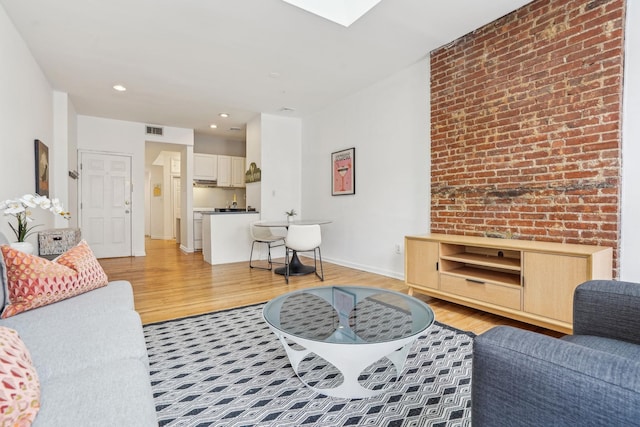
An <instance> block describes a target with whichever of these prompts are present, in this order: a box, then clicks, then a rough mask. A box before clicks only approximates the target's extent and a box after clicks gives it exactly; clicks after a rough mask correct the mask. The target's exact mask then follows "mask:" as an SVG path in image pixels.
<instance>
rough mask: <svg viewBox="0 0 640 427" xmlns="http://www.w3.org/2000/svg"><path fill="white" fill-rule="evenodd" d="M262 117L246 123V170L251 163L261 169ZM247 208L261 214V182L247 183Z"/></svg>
mask: <svg viewBox="0 0 640 427" xmlns="http://www.w3.org/2000/svg"><path fill="white" fill-rule="evenodd" d="M261 140H262V117H261V116H257V117H255V118H254V119H252V120H250V121H249V123H247V143H246V144H247V147H246V151H247V154H246V159H247V160H246V162H245V164H246V165H247V168H249V165H250V164H251V162H255V164H256V166H257V167H259V168H262V142H261ZM246 191H247V206H251V207H254V208H256V210H257V211H258V212H261V205H262V204H261V192H262V181H259V182H250V183H247V188H246Z"/></svg>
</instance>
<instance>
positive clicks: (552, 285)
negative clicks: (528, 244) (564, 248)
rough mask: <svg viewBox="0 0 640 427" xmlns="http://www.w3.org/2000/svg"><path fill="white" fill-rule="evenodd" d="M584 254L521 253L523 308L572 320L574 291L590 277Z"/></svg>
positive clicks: (551, 316)
mask: <svg viewBox="0 0 640 427" xmlns="http://www.w3.org/2000/svg"><path fill="white" fill-rule="evenodd" d="M588 268H589V263H588V259H587V258H586V257H580V256H568V255H556V254H544V253H536V252H525V253H524V311H525V312H527V313H531V314H536V315H539V316H544V317H548V318H551V319H556V320H560V321H562V322H569V323H573V292H574V290H575V288H576V287H577V286H578V285H579V284H581V283H583V282H585V281H587V280H589V276H590V274H589V271H588Z"/></svg>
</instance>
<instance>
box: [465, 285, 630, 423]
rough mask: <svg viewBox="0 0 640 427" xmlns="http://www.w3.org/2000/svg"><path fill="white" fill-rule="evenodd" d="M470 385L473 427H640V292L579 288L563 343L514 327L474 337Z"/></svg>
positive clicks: (604, 287) (623, 287) (626, 287)
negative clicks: (570, 328) (571, 331)
mask: <svg viewBox="0 0 640 427" xmlns="http://www.w3.org/2000/svg"><path fill="white" fill-rule="evenodd" d="M472 378H473V380H472V393H471V402H472V422H473V426H474V427H483V426H491V427H500V426H509V427H513V426H578V425H579V426H638V425H640V284H637V283H628V282H617V281H605V280H600V281H589V282H586V283H583V284H582V285H580V286H579V287H578V288H577V289H576V292H575V296H574V334H573V335H569V336H566V337H563V338H562V339H555V338H552V337H549V336H545V335H540V334H537V333H533V332H529V331H524V330H520V329H516V328H511V327H496V328H493V329H491V330H490V331H488V332H486V333H484V334H482V335H480V336H478V337H476V339H475V341H474V347H473V376H472Z"/></svg>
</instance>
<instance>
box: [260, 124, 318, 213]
mask: <svg viewBox="0 0 640 427" xmlns="http://www.w3.org/2000/svg"><path fill="white" fill-rule="evenodd" d="M260 128H261V136H260V139H261V152H262V166H261V169H262V184H261V211H260V213H261V215H260V217H261V218H262V219H268V220H282V221H284V220H285V219H286V215H285V212H286V211H289V210H291V209H295V210H296V212H298V213H299V215H298V216H297V217H296V219H300V218H304V217H305V216H304V215H305V213H304V212H302V203H301V195H300V194H301V193H300V191H301V188H302V183H301V180H302V175H301V165H300V159H301V156H300V154H301V137H302V130H301V121H300V119H298V118H291V117H281V116H274V115H270V114H262V117H261V125H260ZM310 214H311V213H310Z"/></svg>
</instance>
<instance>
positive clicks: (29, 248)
mask: <svg viewBox="0 0 640 427" xmlns="http://www.w3.org/2000/svg"><path fill="white" fill-rule="evenodd" d="M9 246H11V247H12V248H13V249H16V250H19V251H20V252H24V253H25V254H32V253H33V244H31V243H30V242H13V243H10V244H9Z"/></svg>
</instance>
